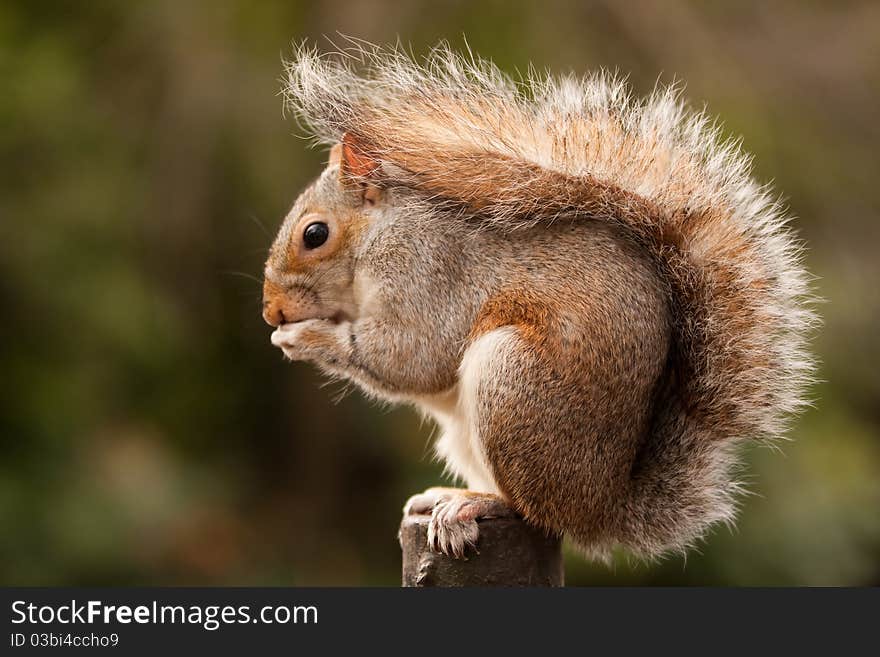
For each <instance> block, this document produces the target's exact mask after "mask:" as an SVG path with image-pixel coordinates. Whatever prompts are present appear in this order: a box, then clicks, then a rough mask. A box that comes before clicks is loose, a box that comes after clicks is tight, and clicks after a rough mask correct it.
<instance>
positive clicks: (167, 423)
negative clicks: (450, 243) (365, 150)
mask: <svg viewBox="0 0 880 657" xmlns="http://www.w3.org/2000/svg"><path fill="white" fill-rule="evenodd" d="M337 32H340V33H343V34H348V35H352V36H357V37H361V38H365V39H368V40H371V41H374V42H382V43H386V42H389V41H395V40H397V39H398V38H399V39H400V40H401V41H402V42H403V43H407V44H412V47H413V49H414V50H415V51H416V52H420V51H424V50H425V49H426V48H427V47H429V46H430V45H431V44H433V43H435V42H436V41H437V40H438V39H440V38H450V39H451V40H452V41H453V43H461V35H462V34H465V35H467V39H468V42H469V43H470V45H471V46H472V47H473V49H474V50H475V51H476V52H479V53H481V54H482V55H484V56H486V57H489V58H492V59H494V60H495V61H496V62H497V63H498V64H499V65H500V66H501V67H502V68H504V69H505V70H508V71H510V72H512V73H515V72H516V71H517V70H525V69H526V67H527V66H528V64H529V62H530V61H531V62H533V63H534V64H535V66H536V67H537V68H538V69H544V68H547V69H550V70H554V71H568V70H575V71H581V72H583V71H587V70H589V69H594V68H596V67H600V66H604V67H607V68H611V69H617V70H620V71H621V72H628V73H630V79H631V81H632V84H633V86H634V88H635V89H636V90H637V91H638V92H639V93H644V92H647V91H650V89H651V88H652V87H653V85H654V84H655V82H656V81H657V80H658V79H660V80H663V81H671V80H673V79H680V80H684V81H686V82H687V91H686V94H687V96H688V97H689V98H691V99H692V100H693V102H694V103H695V104H700V103H702V102H704V101H705V102H706V103H707V106H708V108H709V109H710V111H711V112H712V113H713V114H717V115H720V116H721V117H723V120H724V122H725V126H726V130H728V131H729V133H730V134H742V135H744V139H745V146H746V148H747V149H748V150H750V151H752V152H754V153H755V155H756V167H757V175H758V176H759V177H760V178H761V179H764V180H769V179H770V178H771V177H773V178H774V179H775V183H776V184H777V186H778V188H779V189H780V190H784V192H785V194H786V195H787V199H788V202H789V204H790V205H791V207H792V208H793V212H794V213H796V215H797V216H798V219H797V220H796V226H797V228H798V229H799V230H800V232H801V235H802V236H803V238H804V240H805V241H806V242H807V244H808V245H809V248H810V252H809V257H808V261H809V265H810V268H811V270H812V271H813V272H814V273H815V274H816V275H817V277H818V280H817V284H816V285H817V290H818V292H819V294H820V295H821V296H823V297H824V298H825V299H827V300H828V301H827V303H825V304H824V305H823V306H822V309H821V310H822V313H823V315H824V317H825V327H824V329H823V330H822V332H821V334H820V335H819V336H818V338H817V340H816V349H817V350H818V351H819V352H820V354H821V357H822V359H823V363H824V364H823V369H822V372H821V377H822V379H823V380H824V381H825V382H824V383H822V384H820V385H818V386H817V388H816V390H815V399H816V406H815V409H814V410H812V411H811V412H809V413H807V414H806V416H805V417H803V418H802V419H801V420H800V421H799V422H798V424H797V426H796V427H795V430H794V431H792V434H791V435H792V437H793V438H794V441H793V442H791V443H787V444H784V445H782V446H781V452H782V453H777V452H774V451H772V450H767V449H756V450H752V451H751V452H750V453H749V455H748V456H749V459H748V460H749V467H748V473H749V475H748V476H749V484H750V488H751V490H752V491H753V493H754V494H753V495H751V496H749V497H747V498H746V499H745V500H743V506H742V512H741V514H740V516H741V517H740V521H739V523H738V526H737V528H736V529H734V530H732V531H731V530H728V529H726V528H719V529H718V530H717V531H715V532H714V533H713V535H712V536H711V537H710V538H709V539H708V540H707V541H706V542H705V543H704V544H702V545H701V547H700V549H699V550H698V551H697V552H695V553H692V554H690V555H689V556H688V557H687V559H686V560H685V559H684V558H681V557H670V558H668V559H666V560H665V561H663V562H661V563H659V564H650V565H645V564H632V563H630V562H629V561H628V560H627V558H626V557H625V556H620V557H619V558H618V559H617V560H616V562H615V564H614V565H613V567H612V568H610V569H609V568H607V567H605V566H603V565H595V564H589V563H587V562H586V561H584V560H582V559H580V558H579V557H577V556H576V555H574V554H572V555H570V559H569V560H568V581H569V583H571V584H584V583H597V584H606V583H607V584H621V583H622V584H654V583H656V584H704V585H710V584H726V585H738V584H878V583H880V439H878V435H880V432H878V425H880V376H878V375H877V365H878V362H880V359H878V356H880V341H878V340H877V319H878V311H880V293H878V284H877V282H878V273H880V264H878V263H880V259H878V257H877V250H878V245H880V240H878V233H880V222H878V221H877V214H878V206H880V188H878V184H877V181H878V180H880V164H878V158H877V156H876V150H877V146H878V143H880V139H878V137H880V128H878V126H880V123H878V120H877V115H876V114H877V106H878V100H880V95H878V91H880V56H878V55H880V51H878V44H880V5H878V4H877V3H871V2H866V3H851V2H845V3H813V2H795V1H790V2H773V3H764V2H747V3H735V2H729V3H720V2H711V3H703V2H699V3H697V2H693V3H692V2H626V3H617V2H613V1H611V0H609V1H607V2H575V1H571V2H563V1H560V0H546V1H545V2H541V3H530V2H524V1H518V2H500V1H499V2H485V3H474V2H465V1H464V0H461V1H457V2H438V1H436V0H435V1H432V2H428V1H424V0H423V1H420V2H410V3H401V2H392V1H391V0H386V1H383V2H365V1H360V2H342V1H332V2H320V3H310V4H309V3H297V2H290V1H287V2H283V1H280V0H279V1H275V2H266V1H263V2H259V3H252V2H246V1H244V0H230V1H218V2H202V3H198V2H176V1H173V0H167V1H159V2H145V3H125V2H110V1H93V2H80V3H68V2H65V3H57V4H54V3H45V2H36V1H27V0H23V1H19V2H5V3H3V4H0V73H2V80H3V82H2V94H0V125H2V130H0V166H2V173H3V175H2V178H0V295H2V296H0V298H2V302H3V309H4V310H3V317H4V321H3V322H2V324H0V363H2V373H3V376H2V380H0V386H2V388H0V393H2V394H0V449H2V458H0V527H2V528H3V530H2V538H0V581H2V583H4V584H93V585H98V584H206V583H207V584H390V585H394V584H396V583H397V581H398V567H399V565H398V564H399V555H398V548H397V545H396V539H395V532H396V528H397V523H398V521H399V511H400V507H401V504H402V502H403V501H404V499H405V498H406V497H407V496H408V495H409V494H411V493H413V492H416V491H418V490H420V489H422V488H424V487H426V486H428V485H431V484H434V483H437V482H438V481H440V480H441V468H440V467H439V466H438V465H437V464H435V463H433V462H432V461H431V459H430V458H429V454H430V450H429V442H430V437H431V427H430V426H427V425H422V424H421V423H420V421H419V419H418V417H417V416H416V415H415V414H414V413H413V412H411V411H408V410H405V409H402V410H395V411H393V412H388V411H385V410H382V409H377V408H375V407H372V406H370V405H369V404H367V403H366V402H365V401H364V400H363V399H362V398H360V397H359V396H358V395H357V394H354V395H349V396H347V397H345V398H344V399H342V400H341V401H338V403H334V398H335V397H336V396H337V395H338V393H339V392H340V391H339V390H338V389H336V388H333V387H331V388H326V387H321V380H320V378H319V377H318V376H317V375H316V374H315V373H314V372H313V371H312V370H311V369H310V368H309V367H308V366H304V365H288V364H285V363H283V362H282V358H281V355H280V353H278V352H277V350H275V349H273V348H272V347H271V346H270V344H269V341H268V334H269V331H268V330H267V327H266V326H265V325H264V324H263V323H262V320H261V318H260V303H259V299H260V284H259V276H260V272H261V264H262V259H263V256H264V254H265V250H266V247H267V246H268V244H269V242H270V240H271V237H272V232H273V231H274V229H275V228H276V227H277V225H278V223H279V221H280V218H281V217H282V216H283V214H284V213H285V211H286V209H287V206H288V205H289V204H290V202H291V201H292V200H293V199H294V198H295V196H296V194H297V192H298V190H299V189H301V188H302V186H303V185H304V184H305V183H306V182H307V181H308V180H309V178H310V177H312V176H314V175H315V174H316V173H317V172H318V171H319V169H320V167H321V164H322V159H323V157H324V156H323V154H322V153H319V152H315V151H312V150H309V149H307V148H306V147H305V146H306V142H304V141H301V140H299V139H298V138H297V137H295V136H293V133H294V132H295V130H296V128H295V126H294V125H293V122H292V121H289V120H288V121H285V120H284V119H283V117H282V113H281V100H280V98H278V95H277V92H278V90H279V86H280V83H279V77H280V74H281V57H282V55H283V54H284V53H289V52H290V43H291V40H296V41H298V40H300V39H303V38H310V39H312V40H315V39H321V37H322V35H324V34H330V35H333V34H335V33H337Z"/></svg>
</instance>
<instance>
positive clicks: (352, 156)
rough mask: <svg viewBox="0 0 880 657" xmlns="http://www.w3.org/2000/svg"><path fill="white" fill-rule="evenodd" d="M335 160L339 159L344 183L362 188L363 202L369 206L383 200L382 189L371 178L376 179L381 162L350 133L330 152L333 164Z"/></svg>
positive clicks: (343, 136)
mask: <svg viewBox="0 0 880 657" xmlns="http://www.w3.org/2000/svg"><path fill="white" fill-rule="evenodd" d="M337 148H338V151H337ZM334 158H338V162H339V173H340V176H341V177H342V178H343V181H344V182H348V181H351V182H354V183H356V184H358V185H360V186H361V199H362V201H363V202H364V203H365V204H367V205H375V204H376V203H378V202H379V200H380V199H381V198H382V188H381V187H379V186H378V185H376V184H375V183H374V182H373V181H372V180H371V178H374V177H375V176H374V174H375V173H376V170H377V169H378V168H379V161H378V160H376V159H375V158H373V157H371V156H370V155H369V154H368V153H367V152H366V150H365V149H364V148H363V146H362V145H361V143H360V142H359V141H358V139H357V137H355V136H354V135H352V134H351V133H349V132H346V133H345V134H344V135H342V142H341V143H339V144H337V145H336V146H334V147H333V149H332V150H331V151H330V163H331V164H333V162H334Z"/></svg>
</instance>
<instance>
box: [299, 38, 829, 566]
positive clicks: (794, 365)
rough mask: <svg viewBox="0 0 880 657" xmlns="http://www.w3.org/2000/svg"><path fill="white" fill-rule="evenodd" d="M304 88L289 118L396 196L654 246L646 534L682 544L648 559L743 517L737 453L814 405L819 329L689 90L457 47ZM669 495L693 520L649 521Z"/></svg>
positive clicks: (306, 58)
mask: <svg viewBox="0 0 880 657" xmlns="http://www.w3.org/2000/svg"><path fill="white" fill-rule="evenodd" d="M358 71H362V72H358ZM287 73H288V79H287V84H286V86H285V93H286V99H287V102H288V106H289V107H290V108H292V109H293V110H294V111H295V112H296V114H297V115H298V116H299V117H300V118H301V119H302V121H303V122H304V123H305V124H306V125H307V127H308V128H309V129H310V131H311V132H312V133H313V134H314V135H316V136H317V138H318V139H319V140H321V141H324V142H326V143H333V142H336V141H338V140H339V139H340V137H341V136H342V134H343V133H348V134H349V136H350V138H351V139H352V141H353V143H356V144H358V145H359V147H360V148H361V149H363V151H364V152H365V153H367V154H369V155H370V156H371V157H372V158H374V159H376V160H378V161H379V162H381V163H382V164H381V166H380V167H379V169H378V172H379V175H380V176H383V177H384V179H385V183H387V184H389V185H406V186H409V187H411V188H415V189H417V190H421V191H422V192H424V193H425V194H426V195H430V196H431V197H432V198H433V199H434V200H435V201H437V204H438V207H444V208H447V209H460V210H461V211H462V215H468V216H474V215H476V216H477V217H479V218H480V219H481V220H482V221H485V222H488V223H491V224H493V225H496V226H499V227H501V228H503V229H509V230H516V229H517V228H520V227H522V226H527V225H534V224H538V223H541V222H549V221H554V220H557V219H565V220H572V219H583V220H593V221H605V222H609V223H612V224H615V225H617V226H618V227H619V228H620V229H622V230H623V231H625V232H626V233H628V234H629V235H630V236H631V237H632V239H634V240H636V241H637V242H638V243H639V244H641V246H642V247H643V248H644V249H645V252H646V253H648V254H649V255H650V256H651V257H652V258H653V259H654V260H655V261H656V263H657V266H658V268H659V270H660V271H661V272H662V275H663V277H664V280H665V284H666V286H667V289H668V295H669V303H670V304H671V306H672V309H673V313H672V314H673V316H674V317H675V318H676V325H675V326H674V337H675V339H674V344H675V347H674V353H673V354H672V362H671V367H670V373H671V374H670V376H671V381H670V386H671V388H670V396H669V404H670V405H671V406H670V409H672V410H667V411H666V412H665V413H664V414H661V416H659V417H658V418H657V421H656V423H657V426H656V427H655V429H656V432H657V440H653V441H652V442H651V446H650V447H649V448H648V449H652V450H655V451H656V452H657V453H655V454H645V455H643V456H644V458H643V463H644V464H645V465H643V466H642V469H641V470H639V468H638V467H637V469H636V472H635V473H634V476H635V477H636V480H637V481H640V482H641V484H642V488H641V489H640V490H641V492H638V491H636V492H635V493H634V497H633V500H631V504H632V509H631V512H632V517H633V522H641V521H640V520H638V518H641V517H643V516H645V517H644V518H643V520H644V522H646V523H651V522H653V524H654V525H655V526H657V527H658V529H659V528H662V526H664V523H665V524H668V525H669V526H670V528H672V525H676V526H677V530H676V531H671V532H669V535H670V536H673V535H677V536H678V537H679V538H678V539H675V538H672V539H669V540H666V539H663V538H662V536H661V535H662V534H665V533H666V532H659V533H658V534H657V536H656V543H657V545H656V546H654V547H652V546H651V545H645V546H642V551H644V552H647V553H653V552H656V549H655V547H661V546H662V547H669V546H670V545H674V544H676V543H679V544H680V543H682V542H686V541H688V540H690V539H692V538H694V537H696V536H697V535H699V534H700V533H701V532H702V531H703V529H704V528H705V527H706V526H707V524H708V523H709V522H711V521H713V520H716V519H719V518H725V517H728V516H729V515H730V514H731V513H732V503H731V499H732V493H734V492H735V489H736V486H735V484H733V483H732V482H731V480H730V474H729V471H730V466H731V465H732V457H731V449H732V446H734V445H735V444H736V443H738V442H739V441H740V440H742V439H746V438H749V439H757V440H769V439H773V438H776V437H780V436H781V435H782V434H783V433H784V431H785V428H786V421H787V419H788V418H789V417H790V416H791V415H792V413H793V412H795V411H797V410H798V409H799V408H800V407H801V406H802V405H804V403H805V389H806V387H807V385H808V383H809V381H810V377H811V372H812V369H813V361H812V359H811V357H810V355H809V353H808V352H807V349H806V339H807V337H806V336H807V334H808V332H809V328H810V326H811V324H812V323H813V321H814V315H813V313H812V311H811V310H810V308H809V288H808V281H807V274H806V272H805V270H804V269H803V267H802V266H801V264H800V248H799V246H798V244H797V242H796V240H795V239H794V237H793V236H792V234H791V233H790V232H789V230H788V228H787V227H786V223H787V218H786V217H785V215H784V212H783V209H782V208H781V207H780V205H779V204H778V202H776V201H775V200H774V198H773V197H772V196H771V193H770V190H769V189H767V188H766V187H760V186H758V185H757V184H756V183H755V182H754V180H753V179H752V178H751V170H750V169H751V167H750V158H749V157H748V156H746V155H744V154H743V153H742V151H741V150H740V147H739V144H738V143H737V142H731V141H722V140H721V139H720V131H719V129H718V127H717V126H715V125H714V124H712V123H710V121H709V119H708V118H707V116H706V115H705V114H703V113H694V112H691V111H689V110H687V109H686V108H685V106H684V105H683V104H682V103H681V102H680V100H679V98H678V93H677V92H676V91H675V90H674V89H663V90H658V91H655V93H654V94H653V95H651V96H650V97H648V98H646V99H644V100H636V99H633V97H632V96H631V95H630V93H629V90H628V88H627V87H626V85H625V84H624V83H623V82H622V81H620V80H618V79H615V78H613V77H611V76H608V75H606V74H603V73H600V74H597V75H593V76H590V77H585V78H576V77H573V76H569V77H563V78H551V77H536V76H532V77H530V78H529V79H527V80H525V81H523V82H514V81H512V80H511V79H510V78H508V77H506V76H505V75H504V74H502V73H501V72H500V71H499V70H498V69H497V68H496V67H495V66H493V65H492V64H491V63H487V62H485V61H482V60H479V59H476V58H474V57H473V56H471V55H470V54H468V55H466V56H464V57H463V56H459V55H455V54H453V53H451V52H450V50H449V49H448V48H447V47H445V46H441V47H439V48H437V49H435V50H434V51H433V52H432V53H431V54H430V55H429V56H428V57H427V58H426V59H425V61H424V62H423V63H416V62H415V61H414V60H413V59H412V58H411V57H409V56H408V55H406V54H404V53H402V52H400V51H398V50H390V51H388V50H381V49H369V48H363V47H359V48H358V49H357V50H356V52H354V53H349V54H348V55H346V56H339V55H336V56H329V57H326V56H320V55H318V54H317V53H315V52H314V51H310V50H306V49H301V50H300V51H299V52H298V53H297V55H296V57H295V58H294V59H293V61H292V62H290V63H289V64H288V68H287ZM648 464H650V465H648ZM687 476H690V478H691V483H688V481H685V480H684V479H682V478H686V477H687ZM678 480H681V481H680V484H676V485H671V486H672V487H671V488H669V485H670V484H669V483H668V482H670V481H678ZM697 480H701V481H705V482H707V486H708V488H703V492H704V494H703V495H702V497H700V498H699V499H697V498H696V497H693V496H690V497H689V495H690V491H691V490H696V482H697ZM663 482H666V483H665V484H664V483H663ZM663 486H667V488H668V490H660V489H658V487H663ZM649 489H653V490H652V491H651V494H650V495H649V494H648V492H646V491H649ZM651 495H653V496H654V497H651ZM658 495H659V496H661V497H662V496H664V495H665V496H666V497H668V498H669V500H670V501H672V500H673V499H680V500H681V504H685V503H686V502H688V500H689V501H690V507H687V508H685V507H684V506H681V505H679V508H680V510H681V513H679V514H678V517H679V519H678V520H676V519H675V517H674V516H675V515H676V514H674V513H673V514H671V515H670V517H669V518H663V517H654V518H648V517H646V514H651V513H655V512H654V511H652V510H651V508H650V505H648V504H647V502H645V503H644V504H643V503H642V502H640V499H642V500H643V501H645V500H648V499H649V498H651V499H654V500H656V499H657V497H656V496H658ZM655 506H656V505H655ZM656 513H661V511H659V510H658V511H656ZM663 513H665V511H663ZM690 515H693V518H690ZM681 523H684V525H682V524H681ZM685 525H686V527H687V530H686V531H685ZM682 537H683V538H682ZM661 544H662V545H661Z"/></svg>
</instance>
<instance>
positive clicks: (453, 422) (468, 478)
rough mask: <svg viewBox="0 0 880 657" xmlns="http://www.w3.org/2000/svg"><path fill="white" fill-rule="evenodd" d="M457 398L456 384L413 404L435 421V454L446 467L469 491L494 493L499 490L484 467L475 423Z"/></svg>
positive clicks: (459, 390)
mask: <svg viewBox="0 0 880 657" xmlns="http://www.w3.org/2000/svg"><path fill="white" fill-rule="evenodd" d="M460 395H461V387H460V386H458V385H457V386H455V387H454V388H452V389H451V390H448V391H446V392H444V393H442V394H439V395H430V396H427V395H425V396H420V397H418V398H417V399H415V400H413V401H414V403H415V405H416V406H417V407H418V408H419V409H421V410H422V411H423V412H424V413H426V414H427V415H430V416H431V417H432V418H434V421H435V422H437V425H438V427H439V429H440V434H439V437H438V438H437V441H436V443H435V444H434V451H435V453H436V454H437V456H438V457H439V458H440V459H442V461H443V463H444V465H445V466H446V468H447V469H448V470H449V471H450V472H451V473H452V474H453V475H455V476H456V477H457V478H460V479H462V480H464V482H465V483H466V484H467V487H468V488H469V489H470V490H475V491H480V492H487V493H496V492H498V487H497V486H496V484H495V481H494V477H493V476H492V473H491V472H490V470H489V468H488V466H487V464H486V459H485V457H484V455H483V450H482V447H481V443H480V437H479V435H478V432H477V429H476V423H475V422H474V421H473V418H471V417H469V413H468V411H467V408H468V404H467V403H465V401H466V400H462V399H461V398H460Z"/></svg>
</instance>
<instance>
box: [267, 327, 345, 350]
mask: <svg viewBox="0 0 880 657" xmlns="http://www.w3.org/2000/svg"><path fill="white" fill-rule="evenodd" d="M338 328H339V325H338V324H336V323H334V322H332V321H330V320H328V319H306V320H303V321H301V322H296V323H294V324H282V325H281V326H279V327H278V328H277V329H275V331H274V332H273V333H272V344H273V345H275V346H276V347H280V348H281V350H282V351H283V352H284V355H285V356H287V357H288V358H289V359H290V360H309V359H313V358H316V357H318V356H319V355H320V354H322V353H324V352H332V351H333V350H334V348H335V347H336V344H337V342H338V338H337V335H336V333H337V330H338Z"/></svg>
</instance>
